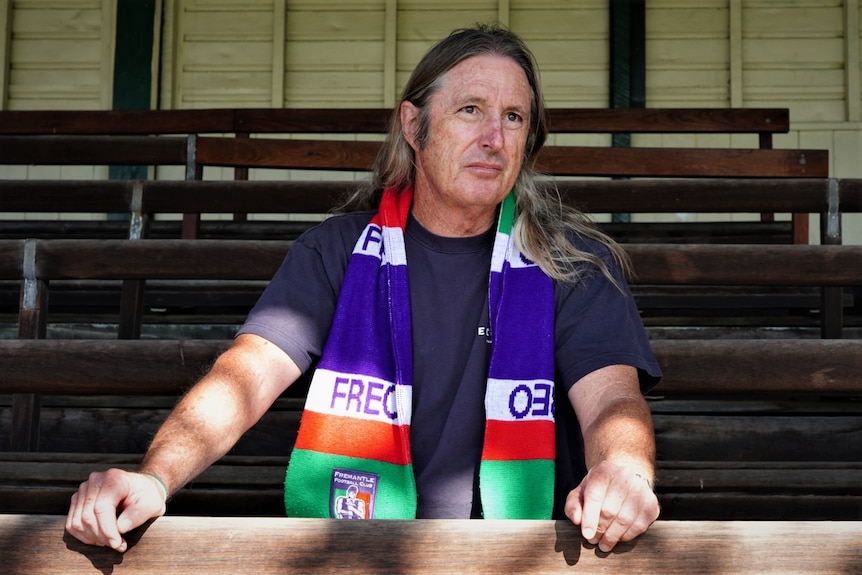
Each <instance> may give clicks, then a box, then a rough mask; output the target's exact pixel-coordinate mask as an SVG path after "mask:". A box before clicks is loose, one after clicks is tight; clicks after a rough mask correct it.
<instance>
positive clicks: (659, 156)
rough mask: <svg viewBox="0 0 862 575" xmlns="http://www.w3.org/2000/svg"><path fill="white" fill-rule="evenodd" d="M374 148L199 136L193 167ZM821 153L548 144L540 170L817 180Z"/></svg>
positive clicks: (269, 164)
mask: <svg viewBox="0 0 862 575" xmlns="http://www.w3.org/2000/svg"><path fill="white" fill-rule="evenodd" d="M379 148H380V144H379V143H377V142H367V141H333V140H279V139H264V138H250V139H247V138H199V139H198V143H197V154H196V162H197V163H198V164H199V165H204V166H206V165H214V166H233V167H236V166H244V167H260V168H298V169H328V170H369V169H370V168H371V166H372V164H373V162H374V158H375V157H376V155H377V151H378V150H379ZM828 159H829V154H828V151H826V150H761V149H724V148H608V147H598V146H551V147H545V148H543V149H542V150H541V151H540V152H539V156H538V158H537V159H536V167H537V169H538V170H539V171H540V172H543V173H548V174H554V175H559V176H628V177H645V176H648V177H677V178H695V177H719V178H822V177H827V176H828V175H829V161H828Z"/></svg>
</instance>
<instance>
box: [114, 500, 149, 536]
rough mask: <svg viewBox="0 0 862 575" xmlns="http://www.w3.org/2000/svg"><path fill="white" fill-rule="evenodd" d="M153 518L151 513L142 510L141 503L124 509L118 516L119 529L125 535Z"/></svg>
mask: <svg viewBox="0 0 862 575" xmlns="http://www.w3.org/2000/svg"><path fill="white" fill-rule="evenodd" d="M150 518H151V514H150V513H147V512H146V511H144V510H142V509H141V507H140V505H133V506H131V507H127V508H126V509H124V510H123V512H122V513H121V514H120V516H119V517H118V518H117V530H118V531H119V532H120V533H121V534H122V535H125V534H126V533H128V532H129V531H131V530H132V529H134V528H135V527H140V526H141V525H143V524H144V523H146V522H147V520H149V519H150Z"/></svg>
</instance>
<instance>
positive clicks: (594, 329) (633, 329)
mask: <svg viewBox="0 0 862 575" xmlns="http://www.w3.org/2000/svg"><path fill="white" fill-rule="evenodd" d="M602 253H603V254H604V255H603V261H605V263H606V264H607V265H608V267H609V269H610V270H611V272H612V274H613V275H614V277H615V278H616V279H617V282H618V283H619V285H620V287H621V288H622V289H620V287H617V286H616V285H614V284H613V283H612V282H611V281H610V280H609V279H608V278H607V277H606V276H605V275H604V274H603V273H602V272H601V271H599V270H598V268H596V267H594V266H590V267H589V268H588V269H586V270H585V272H584V275H583V278H582V280H581V281H580V282H578V283H577V284H575V285H571V286H561V285H558V286H557V295H556V313H557V316H556V327H555V330H556V363H557V369H558V374H559V377H560V378H561V380H562V383H563V384H564V385H565V389H566V390H568V389H569V388H571V386H572V385H573V384H574V383H575V382H577V381H578V380H579V379H581V378H582V377H584V376H585V375H587V374H589V373H591V372H593V371H595V370H597V369H601V368H603V367H607V366H610V365H630V366H633V367H635V368H637V370H638V377H639V379H640V386H641V391H642V392H643V393H646V392H648V391H650V390H651V389H652V388H653V387H655V386H656V385H657V384H658V383H659V381H660V380H661V369H660V367H659V365H658V361H656V358H655V356H654V355H653V352H652V349H651V348H650V345H649V338H648V336H647V333H646V329H645V328H644V325H643V321H642V320H641V318H640V314H639V313H638V309H637V305H636V303H635V300H634V297H633V296H632V294H631V291H630V290H629V287H628V284H627V282H626V281H625V278H624V277H623V275H622V272H621V270H620V268H619V266H617V265H616V263H615V262H614V261H613V259H612V257H611V256H610V254H609V253H608V252H607V251H606V250H602Z"/></svg>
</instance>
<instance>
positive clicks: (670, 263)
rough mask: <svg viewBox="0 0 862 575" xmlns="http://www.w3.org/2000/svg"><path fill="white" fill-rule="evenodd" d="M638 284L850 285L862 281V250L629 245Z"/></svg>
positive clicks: (801, 246)
mask: <svg viewBox="0 0 862 575" xmlns="http://www.w3.org/2000/svg"><path fill="white" fill-rule="evenodd" d="M625 249H626V251H627V252H628V253H629V255H630V256H631V259H632V263H633V265H634V271H635V276H634V278H632V279H631V283H633V284H656V285H676V284H689V285H710V284H715V285H752V286H756V285H760V286H766V285H776V286H777V285H785V286H848V285H859V284H860V283H862V246H828V245H750V244H744V245H727V244H725V245H720V244H712V245H703V244H689V245H680V244H678V245H674V246H663V245H661V244H627V245H626V246H625Z"/></svg>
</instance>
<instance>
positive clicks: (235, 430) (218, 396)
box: [141, 336, 300, 493]
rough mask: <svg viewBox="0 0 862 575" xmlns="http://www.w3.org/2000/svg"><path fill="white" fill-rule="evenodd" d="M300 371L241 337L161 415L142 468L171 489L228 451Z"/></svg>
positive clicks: (249, 338) (262, 344)
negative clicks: (196, 382)
mask: <svg viewBox="0 0 862 575" xmlns="http://www.w3.org/2000/svg"><path fill="white" fill-rule="evenodd" d="M299 373H300V372H299V369H298V368H297V367H296V365H295V364H294V363H293V362H292V361H291V360H290V359H289V358H288V357H287V356H286V355H284V354H283V353H282V352H281V351H280V350H277V349H274V346H272V344H270V343H269V342H266V341H264V340H262V339H260V338H256V337H254V336H241V337H240V338H238V340H237V343H235V344H234V345H233V346H232V347H231V348H230V349H229V350H228V351H226V352H225V353H224V354H222V356H221V357H219V359H218V360H217V361H216V363H215V365H214V366H213V368H212V369H211V370H210V372H209V373H208V374H207V375H206V376H205V377H204V378H203V379H202V380H201V381H200V382H199V383H198V384H197V385H195V386H194V387H193V388H192V389H191V390H190V391H189V393H188V394H187V395H186V396H185V397H184V398H183V399H182V400H181V401H180V402H179V403H178V404H177V406H176V407H175V408H174V410H173V411H172V412H171V414H170V415H169V416H168V418H167V419H166V420H165V422H164V424H163V425H162V426H161V428H160V429H159V431H158V432H157V433H156V436H155V438H154V439H153V441H152V444H151V445H150V448H149V449H148V450H147V453H146V455H145V456H144V460H143V462H142V464H141V471H145V472H150V473H154V474H156V475H158V476H159V477H160V478H161V479H162V480H163V481H164V482H165V484H166V485H167V487H168V489H169V490H170V492H171V493H175V492H176V491H178V490H179V489H180V488H181V487H182V486H184V485H185V484H186V483H188V482H189V481H191V480H192V479H194V478H195V477H196V476H197V475H199V474H200V473H201V472H203V471H204V470H205V469H206V468H207V467H208V466H210V465H211V464H212V463H214V462H215V461H217V460H218V459H219V458H221V457H222V456H223V455H224V454H225V453H227V452H228V451H229V450H230V449H231V448H232V447H233V445H234V444H235V443H236V442H237V441H238V440H239V438H240V437H241V436H242V435H243V433H245V432H246V431H247V430H248V429H249V428H250V427H251V426H252V425H254V424H255V423H256V422H257V421H258V420H259V419H260V417H261V416H263V414H264V413H265V412H266V410H267V409H268V408H269V406H270V405H271V404H272V402H273V401H275V399H276V398H277V397H278V396H279V395H280V393H281V392H282V391H283V390H284V389H285V388H287V386H289V385H290V384H291V383H292V382H293V381H294V380H295V379H296V378H297V377H298V376H299Z"/></svg>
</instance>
